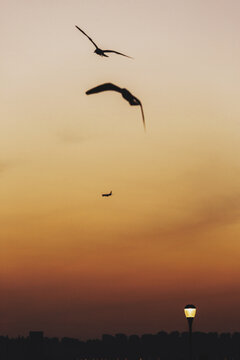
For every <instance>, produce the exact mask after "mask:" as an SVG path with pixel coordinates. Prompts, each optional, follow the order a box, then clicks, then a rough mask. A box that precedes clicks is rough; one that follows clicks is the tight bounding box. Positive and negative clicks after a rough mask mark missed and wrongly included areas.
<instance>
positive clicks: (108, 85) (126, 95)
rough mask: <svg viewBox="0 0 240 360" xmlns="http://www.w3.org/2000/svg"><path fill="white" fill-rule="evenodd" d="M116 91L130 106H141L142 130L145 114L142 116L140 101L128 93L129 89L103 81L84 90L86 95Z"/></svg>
mask: <svg viewBox="0 0 240 360" xmlns="http://www.w3.org/2000/svg"><path fill="white" fill-rule="evenodd" d="M109 90H112V91H117V92H119V93H121V94H122V97H123V98H124V99H125V100H127V101H128V102H129V104H130V105H132V106H136V105H139V106H140V107H141V113H142V120H143V126H144V130H146V125H145V116H144V112H143V107H142V103H141V101H140V100H139V99H137V98H136V97H135V96H134V95H133V94H131V93H130V91H128V90H127V89H124V88H123V89H121V88H120V87H119V86H116V85H114V84H112V83H105V84H102V85H99V86H96V87H94V88H92V89H90V90H88V91H86V94H87V95H91V94H97V93H99V92H102V91H109Z"/></svg>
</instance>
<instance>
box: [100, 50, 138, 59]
mask: <svg viewBox="0 0 240 360" xmlns="http://www.w3.org/2000/svg"><path fill="white" fill-rule="evenodd" d="M103 52H104V53H105V52H106V53H114V54H118V55H122V56H125V57H128V58H129V59H133V58H132V57H131V56H128V55H125V54H123V53H120V52H118V51H115V50H103Z"/></svg>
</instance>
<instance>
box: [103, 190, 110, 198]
mask: <svg viewBox="0 0 240 360" xmlns="http://www.w3.org/2000/svg"><path fill="white" fill-rule="evenodd" d="M108 196H112V191H110V193H107V194H102V197H108Z"/></svg>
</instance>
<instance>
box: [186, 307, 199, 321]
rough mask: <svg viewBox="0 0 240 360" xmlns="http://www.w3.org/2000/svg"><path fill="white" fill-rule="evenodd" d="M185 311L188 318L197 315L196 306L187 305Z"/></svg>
mask: <svg viewBox="0 0 240 360" xmlns="http://www.w3.org/2000/svg"><path fill="white" fill-rule="evenodd" d="M184 313H185V316H186V318H187V319H193V318H195V315H196V306H194V305H186V306H185V308H184Z"/></svg>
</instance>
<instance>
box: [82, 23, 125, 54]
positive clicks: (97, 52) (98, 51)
mask: <svg viewBox="0 0 240 360" xmlns="http://www.w3.org/2000/svg"><path fill="white" fill-rule="evenodd" d="M75 26H76V28H77V29H78V30H79V31H81V32H82V33H83V34H84V35H85V36H86V37H87V38H88V39H89V40H90V41H91V43H92V44H93V45H94V46H95V48H96V49H95V51H94V52H95V53H96V54H97V55H100V56H105V57H109V56H108V55H106V54H105V53H114V54H118V55H122V56H125V57H128V58H130V59H132V58H131V56H128V55H125V54H123V53H120V52H118V51H115V50H102V49H100V48H99V47H98V46H97V44H96V43H95V42H94V41H93V40H92V39H91V38H90V37H89V36H88V35H87V34H86V33H85V32H84V31H83V30H82V29H80V27H78V26H77V25H75Z"/></svg>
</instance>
